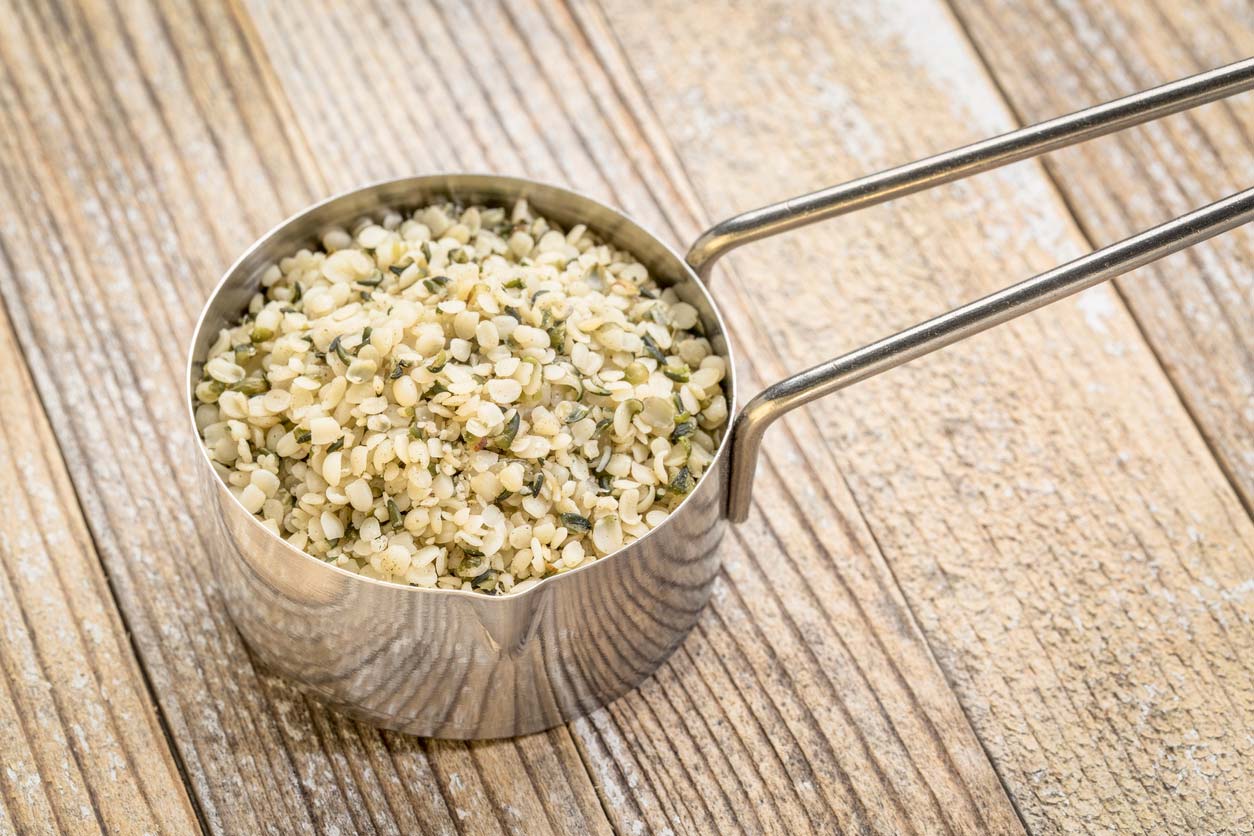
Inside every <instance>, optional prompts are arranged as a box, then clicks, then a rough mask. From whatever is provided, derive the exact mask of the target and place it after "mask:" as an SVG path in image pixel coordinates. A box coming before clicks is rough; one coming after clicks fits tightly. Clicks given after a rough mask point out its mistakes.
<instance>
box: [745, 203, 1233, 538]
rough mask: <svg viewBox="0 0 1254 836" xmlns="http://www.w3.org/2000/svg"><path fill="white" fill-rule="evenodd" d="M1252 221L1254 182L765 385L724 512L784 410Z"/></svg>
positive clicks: (752, 408) (753, 406)
mask: <svg viewBox="0 0 1254 836" xmlns="http://www.w3.org/2000/svg"><path fill="white" fill-rule="evenodd" d="M1251 220H1254V188H1249V189H1246V190H1245V191H1242V192H1238V193H1237V194H1234V195H1232V196H1231V197H1227V198H1224V199H1223V200H1219V201H1216V202H1215V203H1212V204H1210V205H1209V206H1204V207H1202V208H1201V209H1197V210H1194V211H1193V212H1190V213H1188V214H1187V215H1182V216H1181V217H1179V218H1176V219H1175V220H1172V221H1168V222H1167V223H1164V224H1162V225H1160V226H1156V227H1154V228H1153V229H1149V230H1147V231H1145V232H1142V233H1139V234H1137V235H1133V236H1132V237H1131V238H1125V239H1124V240H1122V241H1120V242H1118V243H1116V244H1111V245H1110V246H1108V247H1103V248H1102V249H1100V250H1095V251H1094V252H1091V253H1089V254H1088V255H1085V256H1081V257H1080V258H1077V259H1075V260H1074V261H1069V262H1067V263H1066V264H1063V265H1061V266H1059V267H1055V268H1054V269H1052V270H1048V271H1046V272H1044V273H1041V274H1040V275H1038V276H1034V277H1033V278H1030V279H1027V280H1026V281H1022V282H1019V283H1018V284H1015V285H1011V286H1010V287H1008V288H1006V289H1005V290H1000V291H998V292H996V293H993V294H990V295H988V296H985V297H984V298H983V299H979V300H977V301H975V302H970V303H968V304H966V305H963V306H962V307H959V308H955V309H953V310H952V311H949V312H948V313H945V314H941V315H940V316H938V317H934V318H933V319H929V320H927V321H926V322H923V323H920V324H918V325H915V326H914V327H912V328H907V329H906V330H904V331H900V332H898V333H896V334H894V335H893V336H891V337H885V338H884V339H882V340H879V341H878V342H874V343H871V344H870V345H868V346H864V347H863V348H859V349H857V350H855V351H851V352H849V353H848V354H845V355H843V356H841V357H837V358H836V359H835V360H829V361H828V362H826V363H822V364H820V365H818V366H815V367H813V368H811V369H807V370H806V371H804V372H801V373H800V374H795V375H793V376H792V377H789V378H785V379H784V380H781V381H780V382H779V383H776V384H774V385H772V386H768V387H767V388H766V389H764V390H762V392H760V393H759V394H758V395H757V397H755V398H754V399H753V400H751V401H749V403H748V404H747V405H746V406H745V408H744V409H743V410H742V411H741V413H740V415H739V416H737V418H736V421H735V423H734V424H733V425H732V430H731V432H732V440H731V474H730V483H729V486H728V506H727V515H728V517H729V518H730V519H731V520H732V521H733V522H742V521H743V520H744V519H745V518H746V517H747V516H748V515H749V506H750V499H751V494H752V491H753V474H754V470H755V469H756V467H757V460H758V450H759V447H760V446H761V444H762V434H763V433H765V432H766V428H767V427H769V426H770V425H771V423H772V422H774V421H775V419H776V418H778V417H780V416H781V415H783V414H784V413H785V412H787V411H788V410H790V409H793V408H795V407H798V406H801V405H802V404H803V403H808V402H809V401H812V400H814V399H815V398H819V397H822V396H823V395H827V394H829V393H831V392H835V391H836V390H838V389H843V388H844V387H846V386H848V385H850V384H851V383H857V382H858V381H859V380H865V379H866V378H868V377H871V376H872V375H876V374H879V373H880V372H882V371H887V370H888V369H891V368H893V367H895V366H900V365H901V364H903V363H907V362H909V361H910V360H913V359H914V358H916V357H922V356H923V355H924V354H929V353H931V352H933V351H935V350H937V349H938V348H944V347H945V346H947V345H950V344H951V343H955V342H957V341H958V340H961V339H963V338H965V337H969V336H971V335H972V334H978V333H979V332H981V331H984V330H987V329H989V328H992V327H993V326H994V325H1000V324H1001V323H1003V322H1006V321H1008V320H1011V319H1014V318H1015V317H1017V316H1022V315H1023V314H1025V313H1028V312H1029V311H1034V310H1036V309H1037V308H1041V307H1044V306H1045V305H1048V304H1049V303H1050V302H1056V301H1057V300H1059V299H1062V298H1063V297H1065V296H1070V295H1071V294H1073V293H1078V292H1079V291H1081V290H1084V289H1085V288H1089V287H1092V286H1093V285H1095V284H1099V283H1101V282H1104V281H1106V280H1108V279H1113V278H1114V277H1116V276H1119V275H1122V274H1123V273H1126V272H1128V271H1129V270H1134V269H1136V268H1137V267H1141V266H1142V265H1145V264H1149V263H1150V262H1151V261H1156V260H1158V259H1160V258H1162V257H1163V256H1165V255H1168V254H1170V253H1174V252H1176V251H1178V250H1182V249H1184V248H1186V247H1189V246H1192V245H1193V244H1196V243H1197V242H1199V241H1205V240H1206V239H1207V238H1211V237H1213V236H1215V235H1218V234H1220V233H1221V232H1226V231H1228V230H1230V229H1233V228H1235V227H1237V226H1240V225H1241V224H1244V223H1247V222H1249V221H1251Z"/></svg>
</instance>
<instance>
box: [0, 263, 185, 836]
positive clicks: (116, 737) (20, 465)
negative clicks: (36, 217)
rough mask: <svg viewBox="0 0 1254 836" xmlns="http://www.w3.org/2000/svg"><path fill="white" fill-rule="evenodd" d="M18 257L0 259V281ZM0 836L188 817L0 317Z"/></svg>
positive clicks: (169, 823)
mask: <svg viewBox="0 0 1254 836" xmlns="http://www.w3.org/2000/svg"><path fill="white" fill-rule="evenodd" d="M19 263H20V259H19V260H15V259H13V258H12V257H11V254H10V253H9V252H7V251H0V271H3V272H4V273H5V274H6V275H12V271H14V270H17V269H20V268H19V266H18V265H19ZM0 356H3V357H5V358H7V360H6V362H5V370H4V385H3V387H0V508H3V509H4V518H5V521H4V524H3V526H0V728H2V729H3V730H4V731H3V734H0V833H8V832H12V831H15V830H16V831H28V832H45V833H47V832H53V831H54V830H59V831H61V832H64V833H72V832H82V831H90V830H94V829H101V830H108V831H111V832H114V833H122V832H149V833H155V832H158V831H165V832H170V833H185V832H188V831H190V830H192V829H194V828H195V827H196V819H195V814H194V812H193V809H192V806H191V803H190V801H189V799H188V794H187V791H186V789H185V788H184V786H183V781H182V778H180V776H179V774H178V768H177V766H176V765H175V760H174V758H173V756H172V755H171V752H170V750H169V748H168V746H167V743H166V739H165V737H164V735H163V733H162V730H161V728H160V726H159V724H158V720H157V715H156V711H155V708H154V706H153V704H152V701H151V700H150V698H149V694H148V691H147V687H146V685H145V684H144V679H143V676H142V674H141V673H140V669H139V667H138V666H137V665H136V663H135V656H134V654H133V653H132V651H131V647H130V645H129V643H128V641H127V637H126V633H125V629H124V628H123V625H122V622H121V619H120V618H119V615H118V611H117V608H116V605H115V604H114V601H113V597H112V596H111V594H110V592H109V589H108V583H107V581H106V580H105V577H104V573H103V572H101V567H100V563H99V560H98V558H97V555H96V553H95V550H94V549H93V547H92V542H91V538H90V536H89V534H88V532H87V528H86V527H85V526H84V525H83V518H82V514H81V512H80V510H79V506H78V502H77V500H76V499H75V497H74V490H73V488H72V487H71V486H70V482H69V479H68V478H67V477H66V472H65V467H64V464H63V463H62V461H61V457H60V454H59V453H58V451H57V444H56V440H55V439H54V438H53V435H52V430H51V428H50V427H49V426H48V421H47V419H46V417H45V416H44V414H43V412H42V410H41V409H40V404H39V397H38V395H37V394H36V392H35V389H34V386H33V385H32V384H31V379H30V375H29V374H28V373H27V370H26V369H25V368H24V367H23V366H22V363H21V361H20V358H21V350H20V347H19V344H18V341H17V339H16V338H15V337H14V335H13V332H12V330H11V329H10V327H9V323H8V321H7V319H4V318H0Z"/></svg>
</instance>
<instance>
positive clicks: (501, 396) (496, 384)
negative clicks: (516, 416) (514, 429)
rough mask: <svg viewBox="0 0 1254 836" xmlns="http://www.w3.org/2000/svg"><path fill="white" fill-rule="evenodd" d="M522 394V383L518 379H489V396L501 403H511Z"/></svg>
mask: <svg viewBox="0 0 1254 836" xmlns="http://www.w3.org/2000/svg"><path fill="white" fill-rule="evenodd" d="M521 396H522V384H521V383H519V382H518V381H517V380H511V379H508V378H507V379H500V378H498V379H495V380H489V381H488V397H490V398H492V400H494V401H496V402H497V403H499V404H510V403H513V402H514V401H516V400H518V399H519V397H521Z"/></svg>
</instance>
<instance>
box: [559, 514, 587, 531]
mask: <svg viewBox="0 0 1254 836" xmlns="http://www.w3.org/2000/svg"><path fill="white" fill-rule="evenodd" d="M561 521H562V525H564V526H566V528H567V529H568V530H570V531H573V532H575V533H576V534H587V533H588V532H589V531H591V530H592V522H591V521H590V520H589V519H588V518H587V517H585V516H583V515H582V514H562V515H561Z"/></svg>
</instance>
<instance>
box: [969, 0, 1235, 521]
mask: <svg viewBox="0 0 1254 836" xmlns="http://www.w3.org/2000/svg"><path fill="white" fill-rule="evenodd" d="M945 3H946V6H947V7H948V8H949V10H950V12H951V13H952V16H953V18H954V20H955V22H956V23H957V25H958V26H959V27H961V29H962V30H963V32H964V33H965V34H966V36H967V40H968V41H969V42H970V43H971V46H972V50H973V52H974V53H975V55H976V56H977V58H978V60H979V61H980V63H981V65H982V66H983V67H984V69H985V72H986V73H987V74H988V77H989V79H990V81H991V82H992V84H993V85H994V87H995V88H996V90H997V95H998V97H999V98H1000V99H1001V101H1002V103H1003V105H1004V106H1005V108H1006V110H1007V111H1008V112H1009V113H1010V114H1011V116H1012V118H1013V120H1014V122H1015V123H1016V124H1017V125H1025V124H1027V123H1028V120H1027V118H1026V117H1025V116H1024V114H1023V112H1022V111H1021V109H1020V108H1019V107H1018V105H1017V104H1016V103H1015V100H1014V97H1012V96H1011V95H1010V93H1009V92H1008V91H1007V89H1006V87H1005V84H1004V83H1003V80H1002V79H1001V78H1000V77H999V74H998V73H997V71H996V70H995V69H994V67H993V65H992V61H991V60H990V57H989V55H988V52H987V50H986V49H985V48H984V47H983V46H982V45H981V44H980V42H979V39H978V38H976V37H975V35H974V33H973V31H972V27H971V24H970V22H969V21H968V20H967V19H966V17H965V16H964V14H963V13H962V10H961V9H960V8H959V7H958V5H957V2H956V0H945ZM1147 5H1148V6H1149V7H1150V8H1151V9H1152V10H1153V11H1156V12H1158V15H1159V17H1160V19H1164V20H1165V18H1164V16H1163V15H1162V13H1161V10H1160V9H1158V8H1157V6H1155V5H1154V4H1147ZM1206 8H1207V10H1208V11H1209V6H1207V7H1206ZM1099 25H1100V24H1099ZM1217 29H1218V30H1219V31H1220V32H1223V33H1225V34H1226V32H1227V26H1225V25H1222V24H1221V25H1218V26H1217ZM1103 34H1104V35H1105V36H1106V38H1107V39H1109V38H1110V35H1109V33H1103ZM1075 40H1076V42H1077V43H1082V39H1080V38H1078V37H1077V38H1076V39H1075ZM1181 40H1182V41H1183V40H1184V39H1183V38H1182V39H1181ZM1192 57H1193V58H1194V60H1195V61H1196V62H1197V64H1198V65H1199V66H1210V62H1208V61H1206V60H1203V59H1202V58H1201V56H1198V55H1196V54H1193V55H1192ZM1094 63H1096V61H1095V62H1094ZM1129 74H1131V73H1130V72H1129ZM1166 80H1167V79H1164V81H1166ZM1129 92H1131V91H1129ZM1246 95H1248V94H1246ZM1076 106H1077V107H1082V106H1084V105H1083V104H1077V105H1076ZM1216 107H1219V108H1222V109H1223V110H1224V112H1226V113H1228V114H1229V115H1230V116H1231V114H1232V106H1231V103H1230V102H1228V101H1226V100H1223V101H1221V102H1219V103H1217V105H1216ZM1169 118H1176V119H1181V120H1186V121H1191V120H1193V118H1194V117H1193V115H1192V113H1189V112H1186V113H1184V114H1178V115H1176V116H1174V117H1169ZM1230 121H1231V122H1232V124H1233V127H1234V128H1235V129H1236V130H1237V131H1239V132H1241V133H1242V135H1243V136H1245V138H1246V140H1247V142H1252V143H1254V139H1251V138H1250V137H1249V135H1248V134H1246V132H1245V130H1244V125H1243V123H1242V122H1241V121H1240V120H1238V119H1236V118H1231V119H1230ZM1197 133H1198V134H1199V135H1201V136H1202V137H1203V141H1205V142H1209V138H1208V136H1207V134H1206V132H1205V131H1201V130H1198V131H1197ZM1109 141H1112V142H1113V141H1114V140H1109ZM1211 150H1212V152H1213V154H1214V156H1215V158H1216V159H1219V160H1221V161H1222V160H1224V155H1223V154H1221V153H1219V152H1218V150H1217V149H1213V148H1212V149H1211ZM1149 151H1150V152H1151V153H1156V152H1157V149H1156V148H1155V147H1154V146H1150V147H1149ZM1132 156H1133V158H1134V159H1136V158H1135V155H1132ZM1138 162H1139V161H1138ZM1041 169H1042V171H1043V172H1044V174H1045V176H1046V177H1047V178H1048V179H1049V180H1050V182H1051V183H1052V185H1053V188H1054V191H1055V192H1056V193H1057V195H1058V198H1059V199H1060V200H1061V201H1062V203H1063V204H1064V205H1065V206H1066V209H1067V212H1068V215H1069V216H1070V218H1071V221H1072V222H1073V223H1074V225H1075V227H1076V229H1077V230H1078V231H1079V233H1080V235H1081V236H1082V237H1083V238H1084V240H1085V242H1086V243H1087V244H1088V245H1089V247H1090V248H1095V247H1097V246H1099V244H1098V243H1097V242H1098V238H1097V236H1096V235H1095V234H1094V231H1093V227H1092V225H1091V223H1090V222H1089V220H1088V219H1086V218H1085V217H1084V213H1082V212H1081V211H1080V210H1079V208H1078V206H1077V205H1076V202H1075V199H1074V198H1073V196H1072V194H1071V191H1070V189H1068V188H1067V185H1066V182H1065V178H1064V177H1063V176H1062V175H1061V174H1060V173H1059V171H1058V167H1057V165H1056V164H1055V163H1053V162H1052V161H1051V160H1050V159H1048V158H1043V159H1042V160H1041ZM1142 170H1143V171H1144V168H1143V167H1142ZM1240 185H1241V184H1240V183H1239V182H1237V181H1235V179H1234V185H1233V188H1234V189H1236V188H1239V187H1240ZM1159 205H1160V207H1161V208H1162V209H1163V210H1164V213H1163V219H1164V220H1166V219H1167V218H1169V217H1171V210H1170V208H1169V207H1168V206H1167V205H1166V204H1165V203H1164V202H1162V201H1159ZM1125 220H1127V221H1128V223H1129V226H1131V225H1132V220H1131V218H1130V217H1128V216H1127V215H1126V214H1125ZM1183 257H1186V258H1189V259H1190V260H1192V261H1194V262H1196V261H1197V255H1196V253H1194V252H1192V251H1188V252H1187V254H1186V255H1185V256H1183ZM1198 266H1199V269H1202V268H1201V266H1200V265H1198ZM1111 285H1112V287H1113V288H1114V292H1115V293H1116V294H1117V295H1118V297H1119V299H1120V303H1121V305H1122V307H1123V309H1124V311H1125V312H1126V313H1127V314H1128V316H1130V317H1131V319H1132V320H1133V322H1135V323H1136V325H1137V329H1138V331H1139V332H1140V333H1141V335H1142V339H1143V340H1144V342H1145V345H1146V346H1147V348H1148V349H1149V351H1150V352H1151V353H1152V354H1153V356H1154V359H1155V361H1156V362H1157V363H1158V365H1159V367H1160V368H1161V369H1162V371H1163V374H1164V375H1165V376H1166V378H1167V379H1168V380H1169V381H1170V382H1171V385H1172V389H1173V390H1174V391H1175V393H1176V397H1177V398H1178V400H1179V403H1180V405H1181V407H1182V408H1183V409H1184V411H1185V412H1186V413H1187V414H1188V416H1189V420H1190V421H1191V422H1192V423H1193V425H1194V427H1195V428H1196V429H1197V432H1198V435H1199V436H1200V437H1201V438H1202V440H1203V442H1204V443H1205V444H1206V446H1207V448H1208V449H1209V450H1210V453H1211V455H1212V457H1213V458H1214V459H1215V463H1216V465H1217V466H1218V468H1219V469H1220V471H1221V472H1222V473H1223V476H1224V479H1225V480H1226V481H1227V482H1228V483H1229V485H1231V487H1232V490H1233V493H1234V495H1235V496H1236V498H1237V500H1238V501H1239V502H1240V503H1241V506H1242V507H1243V508H1244V510H1245V512H1246V514H1247V515H1249V516H1250V518H1251V519H1254V496H1252V495H1251V494H1250V493H1248V492H1247V491H1246V489H1245V486H1244V484H1243V483H1242V482H1241V480H1240V479H1239V478H1238V477H1237V475H1236V472H1235V471H1234V465H1233V463H1232V462H1231V461H1230V460H1229V458H1228V457H1227V456H1226V455H1224V454H1223V453H1222V452H1221V451H1220V449H1219V447H1218V446H1217V443H1216V441H1215V438H1214V435H1213V433H1212V432H1211V430H1210V427H1208V426H1207V424H1206V423H1205V421H1203V420H1202V417H1201V415H1200V414H1199V412H1198V411H1197V406H1196V405H1195V404H1194V403H1193V402H1192V400H1191V399H1190V398H1189V397H1188V396H1187V393H1186V391H1185V389H1184V386H1183V381H1182V380H1181V378H1180V375H1179V374H1178V373H1176V372H1174V371H1173V370H1172V366H1171V364H1169V363H1168V362H1167V359H1166V356H1165V355H1164V353H1163V349H1162V347H1161V346H1160V345H1159V344H1158V341H1157V340H1156V339H1154V337H1153V334H1152V333H1151V332H1150V330H1149V327H1148V325H1147V323H1146V321H1145V319H1144V317H1143V316H1142V315H1141V314H1140V313H1139V312H1138V310H1137V307H1136V306H1135V305H1134V304H1132V302H1131V299H1130V298H1129V295H1128V291H1127V290H1126V289H1125V288H1124V286H1123V283H1122V282H1119V281H1114V282H1111ZM1219 309H1220V310H1221V311H1225V310H1226V309H1225V307H1224V306H1223V305H1219ZM1231 327H1233V328H1234V330H1239V329H1238V328H1237V326H1236V325H1235V324H1234V323H1232V324H1231ZM1251 362H1254V360H1252V361H1251Z"/></svg>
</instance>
